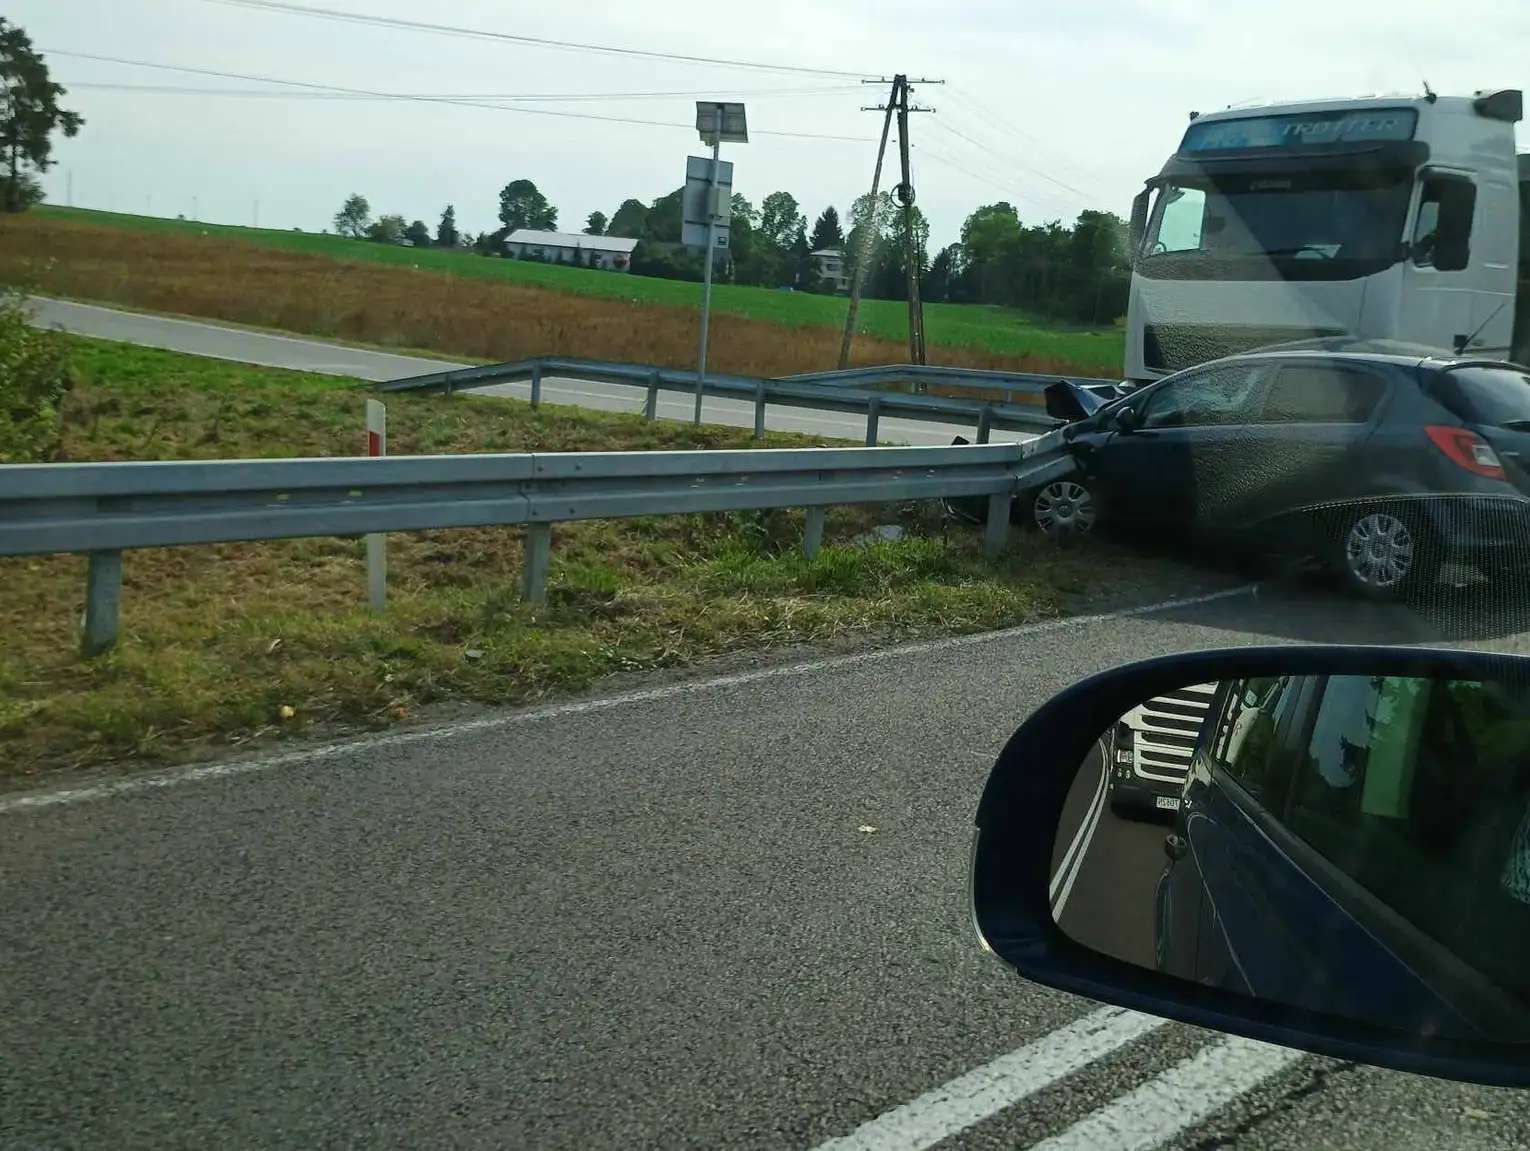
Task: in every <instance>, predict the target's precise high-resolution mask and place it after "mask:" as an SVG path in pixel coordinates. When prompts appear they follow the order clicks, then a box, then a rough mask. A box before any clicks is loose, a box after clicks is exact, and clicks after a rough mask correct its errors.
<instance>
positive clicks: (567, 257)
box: [505, 228, 637, 272]
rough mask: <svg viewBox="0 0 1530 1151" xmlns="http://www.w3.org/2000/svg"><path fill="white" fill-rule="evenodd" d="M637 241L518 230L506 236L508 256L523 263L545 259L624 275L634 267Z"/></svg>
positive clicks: (623, 238) (577, 233)
mask: <svg viewBox="0 0 1530 1151" xmlns="http://www.w3.org/2000/svg"><path fill="white" fill-rule="evenodd" d="M636 247H637V241H636V240H632V239H628V238H627V237H626V236H589V235H586V234H584V233H583V232H536V231H533V230H532V229H530V228H517V229H516V230H515V231H513V232H511V233H510V235H508V236H506V237H505V255H507V256H514V257H515V258H516V259H520V260H546V261H548V262H549V263H554V264H575V265H578V266H579V267H581V268H603V269H605V270H606V271H608V272H625V271H628V270H629V269H630V267H631V265H632V249H634V248H636Z"/></svg>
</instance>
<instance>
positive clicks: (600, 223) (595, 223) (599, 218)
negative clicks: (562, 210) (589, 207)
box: [584, 212, 606, 236]
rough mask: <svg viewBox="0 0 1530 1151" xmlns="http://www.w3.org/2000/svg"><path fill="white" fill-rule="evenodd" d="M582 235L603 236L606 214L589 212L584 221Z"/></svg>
mask: <svg viewBox="0 0 1530 1151" xmlns="http://www.w3.org/2000/svg"><path fill="white" fill-rule="evenodd" d="M584 234H585V235H587V236H604V235H605V234H606V214H605V213H604V212H591V213H590V214H589V216H588V217H587V218H586V219H585V221H584Z"/></svg>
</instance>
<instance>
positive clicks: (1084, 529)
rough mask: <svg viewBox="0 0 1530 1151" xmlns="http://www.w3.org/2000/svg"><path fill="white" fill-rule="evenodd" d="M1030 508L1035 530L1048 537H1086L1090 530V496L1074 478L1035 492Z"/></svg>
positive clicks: (1092, 508)
mask: <svg viewBox="0 0 1530 1151" xmlns="http://www.w3.org/2000/svg"><path fill="white" fill-rule="evenodd" d="M1030 504H1031V520H1032V522H1033V523H1034V524H1035V525H1036V529H1037V530H1038V531H1041V532H1044V533H1045V534H1047V535H1049V536H1066V535H1086V534H1087V533H1088V532H1090V531H1092V530H1093V529H1094V523H1095V519H1096V505H1095V499H1094V492H1093V491H1091V490H1090V489H1089V487H1088V485H1087V484H1085V483H1084V482H1083V481H1082V480H1080V479H1079V478H1078V477H1077V476H1069V477H1067V478H1066V479H1061V480H1055V481H1053V482H1052V483H1050V484H1047V485H1046V486H1045V487H1043V488H1038V489H1036V491H1034V492H1032V493H1031V497H1030Z"/></svg>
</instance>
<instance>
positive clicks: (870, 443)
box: [866, 396, 882, 448]
mask: <svg viewBox="0 0 1530 1151" xmlns="http://www.w3.org/2000/svg"><path fill="white" fill-rule="evenodd" d="M881 419H882V401H881V400H879V399H877V398H876V397H875V396H873V397H872V398H871V399H870V400H868V401H867V403H866V446H867V447H868V448H874V447H876V446H877V424H878V423H879V422H880V421H881Z"/></svg>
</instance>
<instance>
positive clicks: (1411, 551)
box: [1333, 508, 1440, 600]
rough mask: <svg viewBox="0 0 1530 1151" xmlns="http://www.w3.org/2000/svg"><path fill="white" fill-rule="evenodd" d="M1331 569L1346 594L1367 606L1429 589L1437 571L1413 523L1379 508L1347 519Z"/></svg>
mask: <svg viewBox="0 0 1530 1151" xmlns="http://www.w3.org/2000/svg"><path fill="white" fill-rule="evenodd" d="M1333 564H1334V567H1335V568H1336V569H1337V570H1338V572H1339V574H1340V576H1341V577H1342V578H1343V580H1344V582H1345V584H1346V585H1347V586H1348V587H1349V589H1350V590H1351V591H1353V592H1355V593H1357V594H1358V595H1360V596H1363V597H1364V598H1366V599H1372V600H1395V599H1400V598H1402V597H1404V596H1407V595H1410V594H1412V593H1414V592H1416V591H1418V590H1419V589H1420V588H1423V587H1426V586H1427V585H1428V584H1430V583H1431V582H1432V581H1433V579H1434V577H1435V575H1437V574H1438V572H1439V566H1440V564H1439V554H1438V549H1437V548H1436V547H1434V545H1433V543H1432V541H1431V540H1430V538H1429V536H1428V535H1427V533H1426V532H1425V531H1424V530H1423V529H1422V528H1421V527H1420V526H1419V523H1418V521H1417V520H1416V519H1415V518H1414V517H1412V516H1410V515H1408V514H1407V513H1405V512H1402V511H1399V510H1396V509H1383V508H1367V509H1364V510H1362V511H1360V512H1358V513H1356V514H1355V515H1354V516H1352V517H1351V518H1350V520H1349V522H1348V525H1347V527H1346V528H1345V530H1344V533H1343V536H1342V538H1341V541H1340V543H1339V546H1338V548H1337V549H1336V554H1335V555H1334V556H1333Z"/></svg>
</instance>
